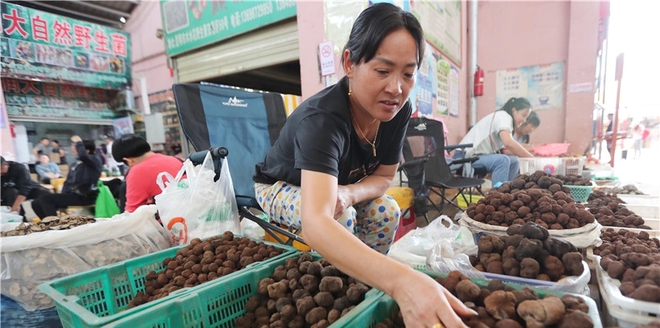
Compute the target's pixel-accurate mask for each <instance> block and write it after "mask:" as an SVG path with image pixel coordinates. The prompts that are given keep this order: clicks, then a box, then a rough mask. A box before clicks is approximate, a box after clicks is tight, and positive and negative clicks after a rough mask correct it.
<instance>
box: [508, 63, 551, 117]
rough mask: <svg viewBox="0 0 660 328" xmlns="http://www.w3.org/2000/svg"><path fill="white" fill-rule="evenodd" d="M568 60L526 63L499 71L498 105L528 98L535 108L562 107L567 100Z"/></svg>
mask: <svg viewBox="0 0 660 328" xmlns="http://www.w3.org/2000/svg"><path fill="white" fill-rule="evenodd" d="M563 86H564V63H563V62H558V63H552V64H545V65H535V66H526V67H520V68H512V69H506V70H499V71H497V73H496V83H495V108H501V107H502V106H503V105H504V104H505V103H506V101H507V100H509V98H511V97H525V98H527V99H528V100H529V102H530V103H531V104H532V108H534V109H559V108H561V107H562V104H563V99H564V87H563Z"/></svg>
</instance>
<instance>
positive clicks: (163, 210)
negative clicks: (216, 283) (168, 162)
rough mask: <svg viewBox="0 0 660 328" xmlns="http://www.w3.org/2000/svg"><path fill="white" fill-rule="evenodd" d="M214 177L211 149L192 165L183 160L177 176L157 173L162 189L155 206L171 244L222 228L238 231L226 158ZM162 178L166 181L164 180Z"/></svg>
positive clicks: (179, 243)
mask: <svg viewBox="0 0 660 328" xmlns="http://www.w3.org/2000/svg"><path fill="white" fill-rule="evenodd" d="M184 174H185V176H186V177H185V178H184V177H183V176H184ZM214 177H215V171H214V165H213V158H212V157H211V154H210V153H208V154H207V155H206V157H205V158H204V162H203V163H202V164H201V165H197V166H195V165H193V164H192V162H191V161H190V160H186V161H185V162H184V163H183V167H182V168H181V170H180V171H179V173H178V174H177V176H176V177H172V176H171V175H170V174H168V173H166V172H164V173H161V174H160V175H159V176H158V178H157V183H158V185H159V186H160V188H161V190H162V193H161V194H160V195H158V196H156V197H155V199H156V206H157V207H158V213H159V215H160V219H161V221H162V222H163V225H164V227H165V228H166V229H167V230H168V231H169V234H170V236H169V238H170V244H171V245H172V246H174V245H184V244H187V243H188V242H189V241H190V240H191V239H193V238H207V237H211V236H214V235H218V234H221V233H223V232H225V231H232V232H234V233H239V232H240V227H239V217H238V206H237V205H236V196H235V194H234V186H233V184H232V180H231V174H230V173H229V165H228V164H227V159H226V158H225V159H224V160H223V163H222V168H221V171H220V178H219V179H218V180H217V181H213V178H214ZM164 178H165V179H167V181H166V182H163V179H164Z"/></svg>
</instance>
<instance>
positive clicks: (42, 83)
mask: <svg viewBox="0 0 660 328" xmlns="http://www.w3.org/2000/svg"><path fill="white" fill-rule="evenodd" d="M2 26H3V27H4V31H3V35H2V38H0V50H1V53H2V88H3V93H4V97H5V99H4V102H5V103H6V108H5V109H6V111H7V115H8V118H9V120H10V122H11V123H12V124H15V125H16V126H20V127H21V128H18V129H15V130H16V131H26V136H27V138H26V139H27V142H30V143H32V144H36V143H37V142H38V141H39V139H40V138H41V137H49V138H51V139H58V140H61V141H64V142H66V141H67V140H68V139H69V137H70V136H71V135H82V136H96V135H101V134H105V132H106V130H109V131H112V129H111V126H112V125H113V119H114V118H116V117H119V116H125V115H126V114H125V113H124V112H118V111H117V110H118V109H120V108H118V107H119V106H117V105H116V104H115V102H116V97H117V95H118V92H119V91H120V90H125V89H126V88H127V87H130V84H131V58H130V36H129V34H128V33H126V32H124V31H122V30H118V29H114V28H109V27H105V26H101V25H96V24H90V23H87V22H84V21H80V20H75V19H71V18H68V17H64V16H59V15H55V14H51V13H47V12H43V11H39V10H34V9H31V8H27V7H22V6H19V5H15V4H11V3H7V2H3V3H2ZM23 127H24V128H23ZM61 146H63V148H68V147H66V146H68V145H66V144H63V145H61ZM15 148H16V152H17V154H16V157H17V158H19V159H23V160H20V161H21V162H33V161H34V159H31V158H29V154H30V153H31V152H30V151H31V149H28V144H27V143H25V144H21V145H17V147H15ZM26 152H28V156H24V155H25V153H26Z"/></svg>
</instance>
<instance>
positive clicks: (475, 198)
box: [456, 195, 484, 209]
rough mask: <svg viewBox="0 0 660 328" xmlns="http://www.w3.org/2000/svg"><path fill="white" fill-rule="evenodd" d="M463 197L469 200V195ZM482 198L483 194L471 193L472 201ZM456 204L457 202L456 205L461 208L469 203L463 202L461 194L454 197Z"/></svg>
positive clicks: (464, 207)
mask: <svg viewBox="0 0 660 328" xmlns="http://www.w3.org/2000/svg"><path fill="white" fill-rule="evenodd" d="M465 197H466V198H467V199H468V201H470V195H465ZM482 198H484V196H478V195H472V203H476V202H478V201H479V200H480V199H482ZM456 204H458V206H459V207H460V208H462V209H466V208H467V207H468V205H470V204H468V203H465V200H464V199H463V196H461V195H459V196H458V197H456Z"/></svg>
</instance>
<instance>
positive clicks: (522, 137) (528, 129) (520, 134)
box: [502, 111, 541, 155]
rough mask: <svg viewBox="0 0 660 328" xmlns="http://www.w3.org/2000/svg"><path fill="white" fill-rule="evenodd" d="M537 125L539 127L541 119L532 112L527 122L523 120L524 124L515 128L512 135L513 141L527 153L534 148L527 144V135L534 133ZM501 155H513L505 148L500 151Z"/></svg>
mask: <svg viewBox="0 0 660 328" xmlns="http://www.w3.org/2000/svg"><path fill="white" fill-rule="evenodd" d="M539 125H541V119H540V118H539V116H538V114H536V112H534V111H532V112H531V113H530V114H529V116H528V117H527V120H525V123H523V124H521V125H520V126H519V127H518V128H516V131H515V132H514V133H513V139H516V141H517V142H518V143H519V144H520V145H521V146H523V147H524V148H525V149H527V151H530V152H531V151H532V148H534V146H532V145H530V144H529V135H530V134H532V132H534V130H536V128H538V127H539ZM502 153H503V154H507V155H513V153H512V152H511V151H509V150H508V149H507V148H506V147H505V148H504V149H502Z"/></svg>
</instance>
